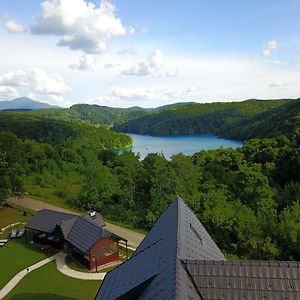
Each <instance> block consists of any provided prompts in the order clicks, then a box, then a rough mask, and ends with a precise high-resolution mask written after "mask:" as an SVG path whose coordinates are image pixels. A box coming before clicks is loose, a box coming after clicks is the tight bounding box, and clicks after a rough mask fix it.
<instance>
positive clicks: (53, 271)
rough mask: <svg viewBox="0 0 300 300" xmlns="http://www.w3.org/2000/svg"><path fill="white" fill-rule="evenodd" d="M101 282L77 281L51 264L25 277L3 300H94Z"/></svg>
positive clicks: (53, 263)
mask: <svg viewBox="0 0 300 300" xmlns="http://www.w3.org/2000/svg"><path fill="white" fill-rule="evenodd" d="M100 284H101V281H91V280H79V279H74V278H70V277H67V276H65V275H63V274H61V273H60V272H59V271H58V270H57V268H56V265H55V262H51V263H49V264H47V265H45V266H43V267H41V268H39V269H37V270H35V271H33V272H32V273H30V274H29V275H27V276H26V277H25V278H24V279H23V280H22V281H21V282H20V283H19V284H18V285H17V286H16V287H15V288H14V289H13V290H12V291H11V293H10V294H9V295H8V296H7V297H6V298H4V299H6V300H8V299H11V300H37V299H39V300H41V299H43V300H47V299H49V300H65V299H69V300H70V299H78V300H79V299H82V300H89V299H94V297H95V295H96V293H97V291H98V288H99V286H100Z"/></svg>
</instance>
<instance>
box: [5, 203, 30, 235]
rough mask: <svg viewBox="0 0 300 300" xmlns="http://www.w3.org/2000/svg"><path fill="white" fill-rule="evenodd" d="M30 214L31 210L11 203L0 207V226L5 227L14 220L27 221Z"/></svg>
mask: <svg viewBox="0 0 300 300" xmlns="http://www.w3.org/2000/svg"><path fill="white" fill-rule="evenodd" d="M24 211H26V216H24V215H23V212H24ZM32 215H33V212H32V211H30V210H28V209H24V208H20V207H16V206H12V205H7V206H4V207H2V208H1V207H0V228H3V227H6V226H7V225H9V224H13V223H16V222H27V221H28V220H29V219H30V218H31V217H32ZM8 230H9V229H8ZM6 233H7V231H6ZM6 233H5V234H6ZM1 239H2V237H1Z"/></svg>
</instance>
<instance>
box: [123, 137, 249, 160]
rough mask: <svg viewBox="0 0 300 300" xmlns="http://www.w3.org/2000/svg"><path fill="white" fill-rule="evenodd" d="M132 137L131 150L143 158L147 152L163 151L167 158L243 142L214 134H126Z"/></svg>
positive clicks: (239, 144)
mask: <svg viewBox="0 0 300 300" xmlns="http://www.w3.org/2000/svg"><path fill="white" fill-rule="evenodd" d="M128 135H129V136H131V137H132V140H133V147H132V151H133V152H135V153H138V152H139V153H140V156H141V159H144V158H145V157H146V156H147V155H148V154H149V153H163V154H164V156H165V157H166V158H167V159H170V157H171V156H172V155H174V154H177V153H183V154H185V155H192V154H194V153H196V152H199V151H201V150H211V149H217V148H220V147H223V148H229V147H231V148H238V147H241V146H242V145H243V142H241V141H236V140H229V139H223V138H220V137H217V136H215V135H207V134H201V135H184V136H160V137H156V136H155V137H154V136H149V135H140V134H128Z"/></svg>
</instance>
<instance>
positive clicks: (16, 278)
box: [0, 253, 59, 299]
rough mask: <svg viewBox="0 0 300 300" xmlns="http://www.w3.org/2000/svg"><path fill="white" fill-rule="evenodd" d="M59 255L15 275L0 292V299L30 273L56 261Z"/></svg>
mask: <svg viewBox="0 0 300 300" xmlns="http://www.w3.org/2000/svg"><path fill="white" fill-rule="evenodd" d="M58 255H59V253H58V254H55V255H53V256H51V257H48V258H46V259H44V260H42V261H40V262H38V263H36V264H34V265H32V266H30V267H28V268H27V269H24V270H22V271H21V272H19V273H18V274H17V275H15V276H14V277H13V278H12V279H11V280H10V281H9V282H8V283H7V284H6V285H5V286H4V287H3V288H2V289H1V290H0V299H3V298H4V297H5V296H6V295H7V294H8V293H9V292H10V291H11V290H12V289H13V288H14V287H15V286H16V285H17V284H18V283H19V282H20V281H21V280H22V279H23V278H24V277H25V276H26V275H27V274H29V273H30V272H32V271H33V270H36V269H37V268H40V267H42V266H43V265H45V264H47V263H49V262H51V261H53V260H55V259H57V257H58Z"/></svg>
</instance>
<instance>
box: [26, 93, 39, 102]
mask: <svg viewBox="0 0 300 300" xmlns="http://www.w3.org/2000/svg"><path fill="white" fill-rule="evenodd" d="M27 97H28V98H30V99H33V100H38V97H37V95H36V94H35V93H32V92H30V93H28V95H27Z"/></svg>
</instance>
